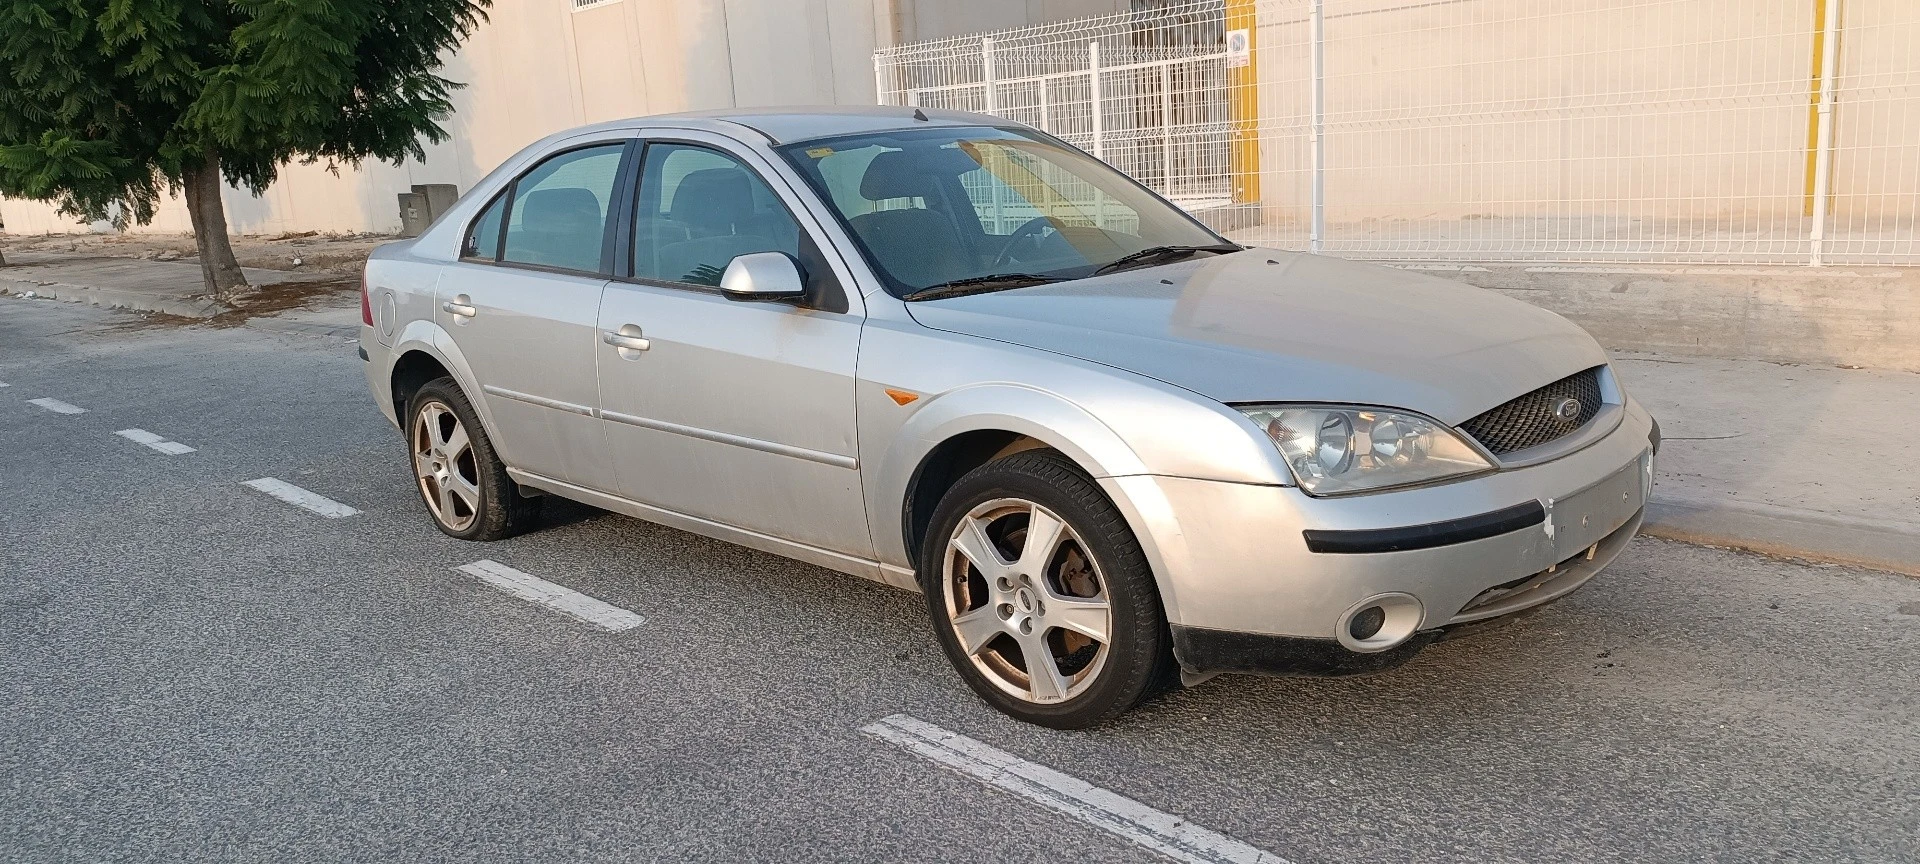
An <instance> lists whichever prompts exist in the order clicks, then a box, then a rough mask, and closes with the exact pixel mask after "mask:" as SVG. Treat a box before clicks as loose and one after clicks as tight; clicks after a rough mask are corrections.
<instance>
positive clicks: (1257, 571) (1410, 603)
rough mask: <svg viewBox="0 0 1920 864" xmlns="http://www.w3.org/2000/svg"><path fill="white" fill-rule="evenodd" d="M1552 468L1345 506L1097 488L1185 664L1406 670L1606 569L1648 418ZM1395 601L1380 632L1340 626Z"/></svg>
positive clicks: (1637, 417) (1142, 486)
mask: <svg viewBox="0 0 1920 864" xmlns="http://www.w3.org/2000/svg"><path fill="white" fill-rule="evenodd" d="M1625 407H1626V410H1625V412H1624V417H1623V419H1622V421H1621V423H1620V425H1619V426H1618V427H1617V428H1615V429H1614V430H1613V432H1612V433H1610V434H1608V435H1606V436H1605V437H1603V438H1601V439H1600V440H1598V441H1596V442H1594V443H1593V444H1591V445H1589V446H1587V447H1584V448H1582V449H1581V450H1579V451H1577V452H1574V453H1571V454H1568V455H1566V456H1564V457H1561V458H1559V459H1555V460H1553V461H1551V462H1545V463H1541V464H1536V465H1530V466H1527V467H1524V468H1515V469H1509V470H1504V471H1500V472H1497V473H1494V474H1490V475H1486V476H1483V477H1478V478H1473V479H1470V480H1462V481H1458V482H1454V483H1446V484H1441V485H1437V486H1429V487H1424V488H1416V489H1406V490H1396V491H1388V492H1380V493H1374V494H1368V495H1357V496H1351V497H1344V498H1312V497H1310V496H1307V495H1306V494H1304V493H1302V492H1301V491H1300V490H1299V489H1296V488H1292V487H1280V486H1255V485H1249V484H1238V483H1221V482H1215V481H1206V480H1191V479H1185V478H1174V477H1158V476H1130V477H1112V478H1106V479H1104V480H1102V481H1101V482H1102V483H1103V484H1104V485H1106V487H1107V492H1108V494H1109V496H1111V497H1112V498H1113V499H1114V501H1115V502H1116V503H1117V504H1119V506H1120V507H1121V508H1122V509H1123V510H1124V511H1126V512H1127V515H1128V518H1129V520H1130V521H1131V522H1132V524H1133V526H1134V527H1135V530H1136V534H1137V535H1138V536H1139V537H1140V540H1141V543H1142V546H1143V547H1144V548H1145V551H1146V552H1147V555H1148V557H1149V558H1150V559H1151V560H1152V561H1153V563H1154V572H1155V573H1156V574H1157V575H1158V576H1159V579H1160V585H1161V595H1162V599H1163V601H1164V602H1165V605H1166V608H1167V618H1168V622H1169V624H1171V625H1172V627H1173V633H1174V643H1175V654H1176V655H1177V656H1178V657H1179V659H1180V661H1181V666H1182V667H1183V668H1184V669H1186V670H1187V671H1188V672H1191V673H1206V672H1225V671H1235V672H1270V673H1278V674H1317V675H1329V674H1330V675H1339V674H1354V673H1358V672H1367V671H1374V670H1377V669H1381V668H1386V667H1390V666H1393V665H1397V664H1398V663H1400V662H1404V661H1405V660H1406V659H1407V658H1408V657H1410V656H1412V654H1413V653H1415V652H1417V651H1418V650H1419V649H1420V648H1421V647H1423V646H1424V645H1426V644H1428V643H1430V642H1432V641H1434V640H1436V639H1438V638H1441V637H1442V636H1443V635H1445V634H1446V633H1448V632H1449V631H1458V630H1460V629H1462V628H1464V627H1466V626H1467V625H1470V624H1475V623H1479V622H1486V621H1490V620H1493V619H1497V618H1502V617H1505V616H1512V615H1515V614H1517V613H1521V612H1525V611H1528V610H1532V609H1537V608H1539V607H1540V606H1542V605H1544V604H1546V603H1550V602H1552V601H1554V600H1556V599H1559V598H1560V597H1563V596H1565V595H1567V594H1568V593H1571V592H1572V591H1574V590H1575V589H1577V588H1579V587H1580V586H1581V585H1583V584H1585V583H1586V582H1587V581H1588V580H1589V579H1591V578H1592V577H1593V576H1594V575H1595V574H1596V573H1598V572H1599V571H1600V570H1602V569H1604V568H1605V567H1606V566H1607V564H1609V563H1610V562H1611V561H1612V560H1613V558H1614V557H1615V556H1617V555H1618V554H1619V553H1620V551H1621V550H1622V549H1624V548H1625V547H1626V546H1627V544H1628V543H1629V542H1630V541H1631V540H1632V538H1633V535H1634V534H1635V532H1637V531H1638V530H1639V526H1640V521H1641V519H1642V517H1643V511H1644V507H1645V505H1646V500H1647V495H1648V493H1649V492H1650V490H1651V486H1652V476H1653V475H1652V469H1653V451H1654V446H1653V441H1654V437H1653V436H1654V435H1655V434H1657V433H1656V432H1655V429H1656V426H1655V424H1654V422H1653V418H1652V417H1651V416H1650V415H1648V414H1647V412H1646V410H1645V409H1644V408H1642V407H1640V406H1639V405H1638V404H1637V403H1634V402H1632V401H1631V400H1629V401H1628V402H1627V403H1626V406H1625ZM1381 598H1387V599H1386V600H1384V601H1382V602H1388V603H1390V604H1392V605H1390V606H1389V608H1391V609H1394V610H1395V611H1394V612H1393V613H1392V614H1391V615H1390V616H1389V622H1390V627H1389V629H1392V628H1399V630H1400V631H1401V632H1399V633H1397V634H1389V635H1392V636H1393V638H1392V639H1390V640H1388V639H1381V638H1376V639H1374V640H1371V641H1370V642H1369V641H1367V640H1356V639H1355V638H1352V635H1351V634H1352V633H1353V630H1352V628H1350V627H1349V624H1350V621H1351V619H1352V618H1353V616H1355V615H1356V614H1357V613H1359V612H1361V611H1362V610H1365V609H1367V608H1369V604H1370V603H1374V602H1376V601H1380V600H1381Z"/></svg>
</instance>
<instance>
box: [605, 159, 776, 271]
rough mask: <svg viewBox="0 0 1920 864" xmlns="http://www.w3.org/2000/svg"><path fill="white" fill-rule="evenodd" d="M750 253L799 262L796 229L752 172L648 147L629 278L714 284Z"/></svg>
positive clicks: (736, 162)
mask: <svg viewBox="0 0 1920 864" xmlns="http://www.w3.org/2000/svg"><path fill="white" fill-rule="evenodd" d="M752 252H785V253H786V254H788V255H790V256H792V257H793V258H794V259H795V260H796V261H797V260H801V258H802V255H801V243H800V228H799V226H798V225H797V224H796V223H795V222H794V221H793V216H792V215H791V214H789V213H788V212H787V209H786V206H785V205H784V204H782V203H781V201H780V199H779V197H778V196H777V195H775V194H774V192H773V189H772V188H770V187H768V186H767V182H766V180H765V179H763V178H761V176H760V174H759V172H757V171H755V170H753V169H752V168H751V167H748V166H747V165H746V164H745V163H743V162H741V161H740V160H738V159H736V158H734V157H733V156H730V155H728V154H726V153H722V152H720V151H718V150H712V149H708V148H706V147H699V146H694V145H691V144H651V145H648V147H647V151H646V159H645V162H644V164H643V167H642V168H641V173H640V206H639V208H638V213H637V214H636V216H635V220H634V232H633V275H634V276H635V277H637V278H641V279H656V280H660V281H663V282H679V283H683V284H690V285H708V286H714V285H719V284H720V276H721V274H723V273H725V272H726V270H727V265H728V264H729V263H731V262H732V261H733V259H735V258H737V257H739V256H741V255H746V254H749V253H752Z"/></svg>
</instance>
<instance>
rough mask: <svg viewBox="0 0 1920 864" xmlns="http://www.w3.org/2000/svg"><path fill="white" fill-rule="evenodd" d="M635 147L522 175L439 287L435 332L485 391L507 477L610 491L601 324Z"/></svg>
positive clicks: (579, 153)
mask: <svg viewBox="0 0 1920 864" xmlns="http://www.w3.org/2000/svg"><path fill="white" fill-rule="evenodd" d="M628 150H629V139H627V138H624V137H618V138H613V139H611V140H608V139H602V140H598V141H587V142H583V143H580V144H578V145H575V146H572V147H569V148H568V149H565V150H562V151H560V152H557V153H555V154H553V155H551V156H548V157H547V158H545V159H543V160H541V161H540V162H539V163H537V164H535V165H534V166H533V167H532V168H530V169H528V170H527V171H526V173H524V174H522V175H520V177H519V178H518V179H516V180H515V181H514V182H513V184H512V185H511V186H509V187H508V188H507V190H506V191H505V192H503V193H501V195H500V196H499V198H497V199H495V201H494V202H493V203H491V204H490V205H489V206H488V207H487V209H486V210H485V211H483V212H482V214H481V216H480V217H479V218H477V219H476V220H475V221H474V224H473V226H472V227H471V228H470V229H469V236H468V239H467V248H466V249H464V250H463V253H464V254H463V256H462V258H461V260H460V262H459V263H458V264H455V265H454V266H453V267H451V268H449V269H448V270H447V271H446V274H445V275H444V276H443V277H442V278H441V280H440V289H439V298H440V301H441V307H440V310H439V312H438V320H439V322H440V324H441V327H442V329H444V330H445V331H446V332H447V333H449V334H451V336H452V338H453V341H454V343H455V345H457V346H458V348H459V350H460V353H461V354H462V355H463V356H464V357H465V359H466V362H467V365H468V367H469V368H470V369H472V371H473V375H474V377H475V378H476V379H477V380H478V382H479V385H480V391H481V392H479V393H470V394H468V395H469V396H470V397H471V398H474V399H476V400H484V401H485V403H486V406H487V409H488V412H489V413H490V414H491V415H492V417H493V421H494V425H495V427H496V431H497V432H498V433H499V434H498V436H497V437H498V438H499V439H500V440H498V441H496V442H494V443H495V446H496V448H497V449H498V450H499V452H500V455H501V458H502V459H504V460H505V461H506V463H507V464H508V465H511V466H513V467H515V468H519V469H522V470H525V471H530V472H533V473H535V474H540V475H543V476H546V477H552V478H557V479H561V480H565V481H568V482H571V483H576V484H579V485H582V486H587V487H590V488H594V489H601V490H609V491H610V490H611V489H612V487H613V473H612V470H611V468H610V465H609V461H608V456H607V446H606V436H605V435H604V434H603V433H602V432H601V431H600V426H599V422H598V421H597V420H596V419H595V417H594V412H595V408H596V407H597V402H598V398H599V387H598V383H597V381H596V380H595V375H596V371H595V369H594V353H595V350H594V349H595V346H596V345H598V344H599V342H598V331H597V328H596V320H595V319H596V317H597V316H598V314H599V309H600V294H601V291H602V290H603V289H604V288H605V287H606V284H607V278H608V274H610V273H611V272H612V261H613V246H614V242H613V233H614V231H613V224H614V222H615V220H614V219H613V218H611V217H612V214H613V213H615V212H616V210H617V208H618V206H619V205H620V204H621V203H622V202H620V201H618V200H616V199H617V196H618V195H619V194H620V190H621V189H623V188H624V185H623V184H622V183H621V182H620V181H621V180H622V179H623V178H624V176H625V171H626V169H627V151H628Z"/></svg>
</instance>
